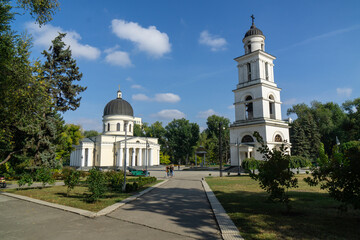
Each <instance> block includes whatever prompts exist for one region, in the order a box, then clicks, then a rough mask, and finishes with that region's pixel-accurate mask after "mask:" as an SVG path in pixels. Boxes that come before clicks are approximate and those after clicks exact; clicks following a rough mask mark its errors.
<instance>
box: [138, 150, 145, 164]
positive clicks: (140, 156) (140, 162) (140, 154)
mask: <svg viewBox="0 0 360 240" xmlns="http://www.w3.org/2000/svg"><path fill="white" fill-rule="evenodd" d="M143 165H144V164H143V160H142V148H139V155H138V166H143Z"/></svg>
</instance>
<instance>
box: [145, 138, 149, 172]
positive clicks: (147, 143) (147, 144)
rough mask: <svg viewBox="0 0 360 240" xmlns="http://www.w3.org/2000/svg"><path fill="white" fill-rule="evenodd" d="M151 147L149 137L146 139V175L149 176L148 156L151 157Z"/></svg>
mask: <svg viewBox="0 0 360 240" xmlns="http://www.w3.org/2000/svg"><path fill="white" fill-rule="evenodd" d="M149 147H150V145H149V141H148V139H146V151H145V177H147V176H148V170H147V169H148V168H147V167H148V158H149V156H148V155H149V154H148V148H149Z"/></svg>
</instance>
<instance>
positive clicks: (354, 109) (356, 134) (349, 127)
mask: <svg viewBox="0 0 360 240" xmlns="http://www.w3.org/2000/svg"><path fill="white" fill-rule="evenodd" d="M342 107H343V109H344V110H345V112H346V114H347V117H346V118H345V120H344V122H343V125H342V127H343V129H344V132H345V133H346V134H344V136H345V139H341V138H340V141H342V142H349V141H352V140H359V139H360V98H356V99H354V100H353V101H346V102H345V103H343V105H342Z"/></svg>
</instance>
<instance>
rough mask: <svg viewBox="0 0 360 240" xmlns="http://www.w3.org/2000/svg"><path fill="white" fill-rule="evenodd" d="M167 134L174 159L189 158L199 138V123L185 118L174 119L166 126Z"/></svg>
mask: <svg viewBox="0 0 360 240" xmlns="http://www.w3.org/2000/svg"><path fill="white" fill-rule="evenodd" d="M165 130H166V133H165V136H166V138H167V140H168V147H169V149H170V151H171V152H170V153H171V155H172V158H173V160H174V161H175V160H178V161H179V160H188V158H189V156H191V155H192V153H193V151H194V149H193V147H194V146H195V145H196V142H197V141H198V139H199V125H197V124H196V123H190V122H189V120H186V119H185V118H182V119H174V120H173V121H171V122H170V123H169V124H168V125H167V126H166V127H165Z"/></svg>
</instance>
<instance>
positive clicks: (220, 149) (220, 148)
mask: <svg viewBox="0 0 360 240" xmlns="http://www.w3.org/2000/svg"><path fill="white" fill-rule="evenodd" d="M221 130H222V122H220V123H219V160H220V161H219V163H220V177H222V147H221V145H222V143H221Z"/></svg>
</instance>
